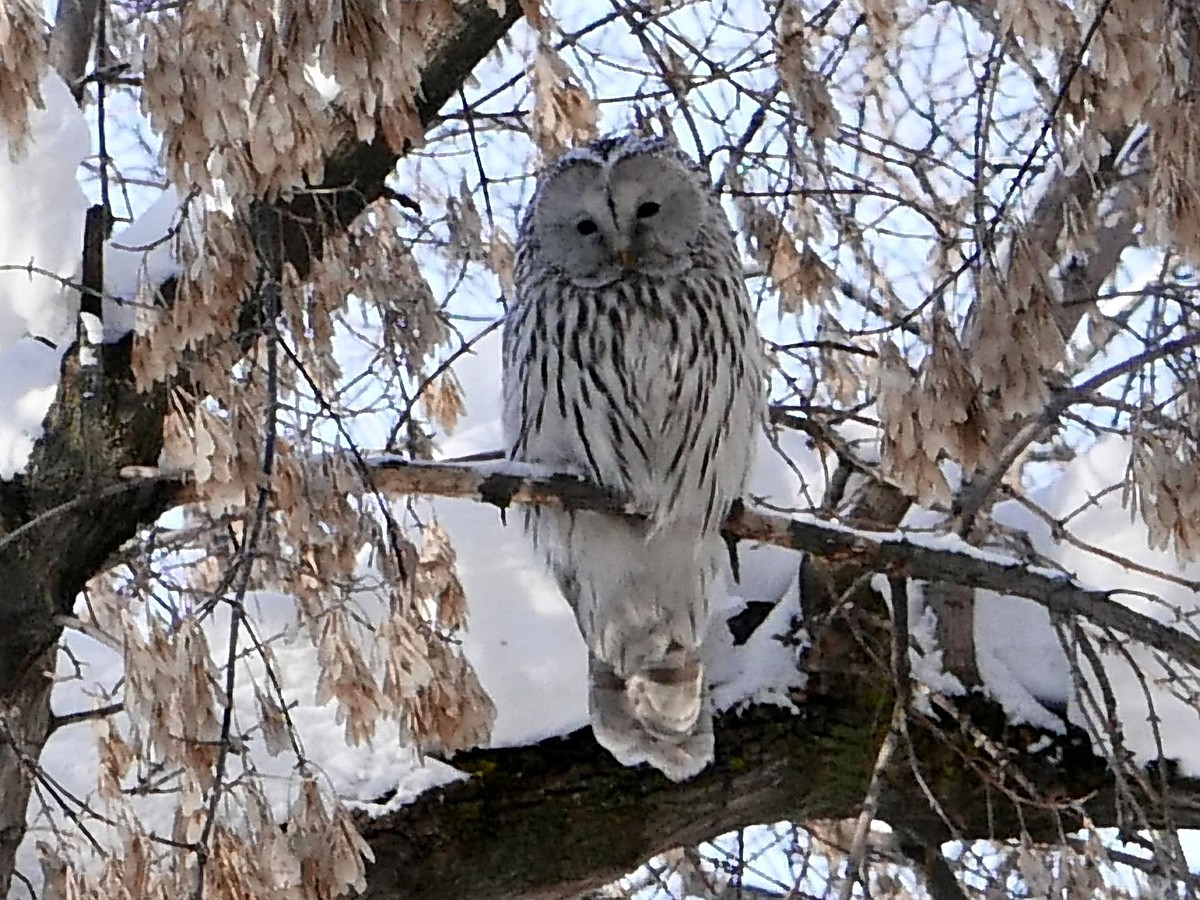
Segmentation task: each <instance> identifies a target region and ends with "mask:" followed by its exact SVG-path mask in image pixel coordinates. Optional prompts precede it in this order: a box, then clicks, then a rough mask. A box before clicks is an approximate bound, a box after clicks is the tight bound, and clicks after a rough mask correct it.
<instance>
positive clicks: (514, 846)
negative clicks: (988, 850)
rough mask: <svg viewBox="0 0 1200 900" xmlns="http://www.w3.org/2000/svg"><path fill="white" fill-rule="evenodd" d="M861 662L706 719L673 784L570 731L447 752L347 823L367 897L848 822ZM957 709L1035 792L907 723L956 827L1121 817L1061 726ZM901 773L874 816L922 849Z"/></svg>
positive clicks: (590, 869) (479, 884) (522, 888)
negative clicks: (834, 687)
mask: <svg viewBox="0 0 1200 900" xmlns="http://www.w3.org/2000/svg"><path fill="white" fill-rule="evenodd" d="M863 671H864V672H865V673H866V674H864V675H862V676H860V677H859V678H858V679H857V681H856V682H855V684H854V685H853V687H852V688H851V690H850V692H849V693H847V692H846V691H845V690H839V693H838V695H837V696H836V697H834V696H828V697H825V696H816V695H811V694H810V695H809V696H806V697H805V698H803V700H802V707H801V709H802V712H801V714H800V715H795V714H792V713H789V712H785V711H783V710H779V709H775V708H766V707H757V708H753V709H750V710H748V711H746V712H744V713H742V714H734V713H730V714H726V715H725V716H722V717H721V718H720V719H719V720H718V721H717V723H716V737H717V747H716V762H715V764H714V765H713V766H712V767H710V768H709V769H706V770H705V771H704V772H702V773H701V774H700V775H699V776H697V777H696V778H695V779H693V780H691V781H688V782H685V783H683V784H673V783H671V782H669V781H667V779H665V778H664V777H662V776H661V775H660V774H659V773H657V772H655V771H653V770H651V769H648V768H646V767H642V768H638V769H628V768H623V767H622V766H620V765H619V764H618V763H616V762H615V761H614V760H613V759H612V757H611V756H609V755H608V753H607V752H606V751H604V750H603V749H601V748H600V747H599V746H598V745H597V744H596V742H595V740H594V739H593V738H592V736H591V734H590V733H589V732H588V731H586V730H585V731H578V732H575V733H574V734H571V735H569V736H567V737H564V738H554V739H550V740H547V741H543V742H542V743H541V744H538V745H536V746H532V747H518V748H507V749H498V750H477V751H471V752H469V753H465V754H460V755H458V756H456V757H454V759H452V760H450V762H452V763H453V764H454V765H455V766H456V767H458V768H460V769H461V770H463V771H465V772H467V773H469V774H470V775H471V777H470V779H469V780H467V781H464V782H458V783H455V784H451V785H447V786H445V787H442V788H439V789H436V790H433V791H429V792H427V793H425V794H422V795H421V796H420V797H418V798H417V799H416V800H415V801H414V802H413V803H412V804H410V805H407V806H405V807H403V808H402V809H400V810H398V811H397V812H394V813H391V814H388V815H386V816H383V817H380V818H374V819H372V818H368V817H366V816H363V817H362V818H361V819H360V821H359V826H360V828H361V829H362V832H363V834H364V836H365V837H366V838H367V840H368V841H369V842H370V844H371V848H372V850H373V851H374V853H375V857H376V862H375V865H374V866H373V867H372V869H371V870H370V872H369V873H368V891H367V897H368V898H371V900H376V898H378V900H383V898H392V897H405V898H409V900H426V898H428V900H435V898H436V900H441V898H445V897H472V898H476V900H487V898H536V900H547V898H567V897H574V896H576V895H578V894H579V893H580V892H582V891H584V890H587V889H588V888H593V887H597V886H599V885H602V884H605V883H608V882H611V881H613V880H615V879H616V878H619V877H620V876H621V875H623V874H625V873H626V872H629V871H631V870H632V869H634V868H635V867H636V866H637V865H639V864H640V863H642V862H643V861H645V860H646V859H648V858H650V857H651V856H653V855H655V854H657V853H660V852H662V851H664V850H668V849H670V848H672V847H676V846H680V845H683V846H687V845H695V844H697V843H700V842H702V841H704V840H707V839H709V838H711V837H713V836H714V835H717V834H721V833H723V832H726V831H730V830H732V829H735V828H739V827H742V826H746V825H751V824H756V823H760V822H774V821H780V820H787V821H793V822H800V823H803V822H805V821H807V820H812V819H829V818H848V817H853V816H855V815H857V813H858V805H859V804H860V803H861V801H862V797H863V794H864V792H865V791H866V789H867V785H868V782H869V780H870V777H871V771H872V766H873V763H874V762H875V753H874V749H875V748H877V747H878V745H879V741H880V740H881V739H882V736H883V732H884V731H886V729H887V723H888V713H889V711H890V709H891V706H892V698H891V694H890V692H889V690H888V687H889V685H888V680H887V679H888V675H887V673H886V672H878V671H875V672H871V671H870V669H869V668H864V669H863ZM962 705H963V706H964V707H969V708H970V711H971V717H972V719H973V720H975V721H983V722H991V723H993V724H994V725H995V727H996V728H997V731H996V732H995V733H994V734H995V737H996V740H997V742H1000V741H1001V740H1004V741H1007V742H1009V744H1010V746H1015V747H1016V749H1015V750H1014V752H1013V754H1012V755H1011V756H1010V757H1009V758H1008V759H1007V761H1006V763H1005V767H1006V768H1004V771H1007V772H1008V773H1009V774H1010V775H1014V776H1016V775H1017V773H1018V772H1019V776H1020V777H1021V778H1023V779H1024V780H1025V783H1026V784H1029V785H1032V786H1033V787H1035V788H1036V789H1037V790H1039V791H1044V792H1045V793H1044V796H1043V797H1041V798H1038V799H1033V798H1029V801H1028V802H1024V801H1021V802H1019V803H1017V802H1014V801H1013V798H1012V796H1011V794H1009V793H1008V792H1009V790H1010V789H1011V788H1010V785H1011V783H1009V784H1006V782H1005V776H1004V775H1002V774H1001V775H998V776H997V778H996V779H995V780H990V779H988V778H982V777H980V775H979V772H978V768H979V767H981V766H988V767H992V766H994V764H995V762H996V761H995V760H993V759H990V758H988V757H987V754H986V752H985V751H984V750H982V749H980V748H979V747H977V746H976V745H975V742H974V741H973V740H972V739H971V737H970V736H968V735H964V734H961V733H960V732H958V731H957V730H956V729H955V727H954V725H953V724H951V723H935V722H933V721H932V720H924V719H921V718H920V717H914V720H913V722H912V723H911V724H910V727H909V731H910V733H911V734H912V740H913V745H914V746H913V748H912V751H913V752H912V756H913V758H915V759H918V760H920V761H921V764H922V767H923V772H924V776H925V778H926V782H927V784H928V785H929V786H930V788H931V790H932V791H933V792H934V796H935V799H936V800H937V801H938V803H939V804H940V805H941V807H942V808H943V809H944V810H950V811H952V814H953V815H954V817H955V820H954V823H953V824H954V828H955V831H956V832H957V835H963V836H968V837H972V836H974V837H981V838H988V839H999V840H1002V839H1004V838H1006V837H1018V836H1021V835H1028V836H1029V837H1030V838H1031V839H1032V840H1035V841H1048V842H1053V841H1056V840H1057V839H1058V837H1059V835H1060V833H1061V832H1060V831H1059V829H1060V828H1061V829H1063V830H1065V831H1068V832H1069V831H1071V830H1073V829H1075V828H1078V827H1080V826H1081V825H1082V824H1083V821H1082V817H1083V815H1085V814H1086V815H1088V816H1091V817H1092V820H1093V822H1094V823H1095V824H1096V825H1101V826H1102V825H1106V824H1115V823H1117V822H1119V821H1120V812H1119V808H1118V807H1119V803H1118V800H1117V796H1116V791H1115V789H1114V788H1113V785H1112V783H1111V779H1109V777H1108V775H1107V769H1106V768H1105V764H1104V761H1103V760H1101V759H1099V758H1097V757H1095V756H1093V755H1092V754H1091V753H1090V752H1089V751H1088V750H1086V749H1084V748H1086V746H1087V744H1086V741H1085V740H1081V738H1080V736H1079V735H1078V734H1077V733H1072V734H1071V735H1069V736H1068V737H1066V738H1063V737H1061V736H1054V735H1041V734H1039V733H1038V732H1034V731H1032V729H1024V730H1023V734H1024V737H1023V738H1021V737H1020V736H1018V735H1017V734H1014V733H1005V732H1004V731H1003V729H1004V726H1003V724H1002V723H1003V721H1004V715H1003V713H1002V712H1000V711H999V710H998V709H997V708H996V707H995V706H994V705H993V704H991V703H990V702H988V701H985V700H982V699H981V698H977V697H976V698H963V702H962ZM1035 740H1040V741H1042V743H1041V744H1037V745H1034V744H1033V743H1032V742H1033V741H1035ZM1035 746H1037V747H1040V748H1041V749H1038V750H1036V751H1035V750H1034V747H1035ZM902 755H903V754H902ZM905 765H906V764H904V763H900V762H897V763H896V764H895V765H893V766H892V767H891V768H889V769H888V771H887V774H886V777H885V778H884V779H882V781H881V791H880V795H879V817H880V818H881V819H882V820H884V821H893V822H903V823H905V827H906V828H909V829H916V828H919V829H920V830H921V833H922V834H927V835H930V836H931V846H933V847H936V846H937V845H938V844H940V843H941V842H942V841H944V840H949V839H950V838H952V837H954V836H957V835H956V834H954V833H951V832H949V831H948V829H947V825H946V822H945V821H943V820H942V818H941V817H940V816H939V815H938V814H937V813H936V812H935V811H934V809H933V808H932V806H931V805H930V803H929V801H928V799H927V798H926V797H925V796H923V795H922V794H921V793H920V792H919V791H918V790H917V788H916V786H915V783H914V780H913V778H912V776H911V773H909V772H908V771H907V769H906V768H905ZM997 771H999V770H997ZM1172 790H1173V792H1174V793H1173V794H1172V801H1173V810H1174V811H1175V812H1177V818H1176V820H1175V822H1174V824H1175V825H1176V826H1178V827H1181V828H1184V827H1194V826H1196V825H1200V812H1197V810H1200V805H1197V804H1196V803H1195V802H1194V801H1195V800H1196V799H1200V783H1198V782H1195V781H1186V780H1176V781H1174V782H1173V783H1172ZM1045 797H1056V798H1058V801H1057V802H1055V803H1047V802H1045ZM1148 808H1151V809H1156V808H1159V807H1155V806H1153V805H1151V804H1148Z"/></svg>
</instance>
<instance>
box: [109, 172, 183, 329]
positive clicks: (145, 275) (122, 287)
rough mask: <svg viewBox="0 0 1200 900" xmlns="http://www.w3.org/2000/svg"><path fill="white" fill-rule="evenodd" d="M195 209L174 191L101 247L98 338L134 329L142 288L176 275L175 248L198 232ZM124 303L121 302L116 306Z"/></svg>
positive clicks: (177, 257)
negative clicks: (101, 319) (102, 304)
mask: <svg viewBox="0 0 1200 900" xmlns="http://www.w3.org/2000/svg"><path fill="white" fill-rule="evenodd" d="M198 215H199V211H198V204H196V203H191V204H185V203H184V201H183V199H182V198H180V196H179V193H178V192H177V191H176V190H175V189H174V188H167V189H166V190H165V191H163V192H162V195H161V196H159V198H158V199H157V200H155V202H154V203H153V204H151V206H150V207H149V208H148V209H147V210H146V211H145V212H144V213H142V214H141V215H140V216H138V217H137V218H136V219H135V220H134V221H133V222H131V223H130V224H129V225H128V226H126V227H125V228H124V229H123V230H122V231H120V232H119V233H117V234H115V235H113V237H112V239H111V240H110V241H109V242H108V244H107V245H106V246H105V248H104V290H105V294H107V295H108V296H109V297H111V298H113V299H112V300H111V301H109V302H108V303H106V305H105V308H104V338H105V340H108V341H115V340H118V339H119V338H121V337H122V336H123V335H125V334H127V333H128V332H129V331H130V330H131V329H132V328H133V326H134V318H135V315H136V306H135V305H134V303H133V302H132V301H134V300H135V299H136V298H137V297H138V296H139V294H140V288H142V287H146V286H149V287H157V286H158V285H160V284H162V283H163V282H164V281H166V280H167V279H168V278H170V277H172V276H174V275H176V274H178V272H179V244H180V242H181V241H186V240H190V239H191V236H192V234H193V230H194V229H195V228H197V227H198V221H197V217H198ZM122 301H125V302H122Z"/></svg>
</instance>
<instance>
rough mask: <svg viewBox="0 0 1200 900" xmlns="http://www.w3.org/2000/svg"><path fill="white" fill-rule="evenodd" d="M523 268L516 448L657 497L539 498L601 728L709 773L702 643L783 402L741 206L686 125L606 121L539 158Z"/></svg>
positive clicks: (686, 773)
mask: <svg viewBox="0 0 1200 900" xmlns="http://www.w3.org/2000/svg"><path fill="white" fill-rule="evenodd" d="M514 281H515V291H514V298H513V302H512V304H511V306H510V309H509V313H508V316H507V318H506V320H505V323H504V341H503V343H504V350H503V360H504V362H503V366H504V376H503V381H504V385H503V397H504V400H503V405H504V411H503V419H504V431H505V442H506V451H507V454H508V457H509V458H510V459H512V460H516V461H521V462H525V463H533V464H536V465H538V466H540V467H544V468H548V469H551V470H554V471H556V472H563V473H570V474H574V475H577V476H578V477H580V478H583V479H585V480H587V481H590V482H593V483H595V484H597V485H600V486H603V487H605V488H608V489H610V490H612V491H613V492H615V493H617V494H619V495H620V496H622V497H624V498H626V499H627V500H628V501H629V502H630V503H631V504H632V507H633V510H634V511H635V513H636V514H637V515H635V516H630V517H625V518H620V517H614V516H611V515H605V514H601V513H597V512H590V511H582V510H573V511H572V510H562V509H550V508H537V509H532V510H530V511H528V512H527V514H526V519H525V526H526V529H527V530H528V532H529V533H530V535H531V537H532V540H533V542H534V544H535V545H536V546H537V547H538V548H539V550H540V551H541V552H542V554H544V556H545V559H546V562H547V565H548V566H549V568H550V570H551V571H552V572H553V574H554V576H555V578H556V580H557V582H558V584H559V587H560V588H561V590H562V592H563V594H564V596H565V597H566V599H567V600H568V602H569V603H570V604H571V606H572V608H573V610H574V612H575V617H576V620H577V622H578V624H579V629H580V631H581V633H582V635H583V638H584V642H585V643H586V645H587V648H588V653H589V707H590V716H591V722H592V730H593V732H594V734H595V736H596V739H597V740H598V741H599V743H600V744H602V745H603V746H604V747H606V748H607V749H608V750H609V751H610V752H611V753H612V754H613V755H614V756H615V757H616V758H617V759H618V760H619V761H621V762H622V763H623V764H625V765H637V764H640V763H643V762H647V763H649V764H651V765H652V766H654V767H655V768H657V769H659V770H660V771H661V772H663V773H664V774H665V775H667V776H668V777H669V778H671V779H673V780H676V781H681V780H683V779H686V778H690V777H691V776H693V775H695V774H696V773H698V772H699V771H700V770H701V769H703V768H704V767H705V766H706V765H707V764H708V763H709V762H711V761H712V758H713V734H712V713H711V710H710V709H709V707H708V704H707V695H706V690H705V679H704V665H703V659H702V656H701V646H702V644H703V642H704V637H705V633H706V631H707V629H708V623H709V608H710V601H711V600H712V597H713V594H714V591H715V590H716V589H717V588H718V587H719V584H718V579H719V578H723V577H725V571H726V565H727V564H726V549H725V546H724V543H723V542H722V540H721V537H720V526H721V523H722V521H723V520H724V518H725V517H726V515H727V514H728V512H729V510H730V506H731V504H732V502H733V501H734V500H735V499H737V498H738V497H740V495H741V492H742V489H743V487H744V485H745V482H746V478H747V475H748V473H749V470H750V465H751V457H752V452H753V447H754V446H755V440H756V433H757V431H758V429H759V427H760V424H761V422H762V420H763V415H764V409H765V374H766V365H765V357H764V350H763V343H762V339H761V337H760V335H759V333H758V329H757V326H756V324H755V318H754V314H753V310H752V308H751V305H750V301H749V297H748V295H747V292H746V287H745V283H744V280H743V272H742V267H741V264H740V261H739V258H738V254H737V250H736V248H735V245H734V240H733V234H732V231H731V228H730V224H729V220H728V218H727V217H726V215H725V212H724V210H723V209H722V207H721V204H720V201H719V199H718V197H717V195H716V194H715V192H714V191H713V190H712V187H711V184H710V182H709V180H708V177H707V174H706V172H705V171H704V170H703V169H702V168H701V167H700V166H698V165H697V164H696V163H695V162H694V161H693V160H692V159H691V158H690V157H688V156H687V155H686V154H685V153H684V152H683V151H681V150H680V149H678V148H677V147H676V146H675V145H674V144H673V143H672V142H670V141H668V140H666V139H661V138H645V137H635V136H618V137H607V138H602V139H600V140H597V141H595V142H593V143H591V144H589V145H587V146H584V147H581V148H578V149H575V150H572V151H570V152H568V153H566V154H564V155H563V156H562V157H560V158H559V159H558V160H557V161H555V162H554V163H553V164H551V165H550V166H548V167H547V168H546V169H545V170H543V171H542V172H541V173H540V174H539V176H538V179H537V187H536V189H535V192H534V195H533V198H532V200H531V202H530V204H529V206H528V208H527V210H526V211H525V214H524V216H523V219H522V222H521V227H520V233H519V241H518V245H517V251H516V262H515V270H514Z"/></svg>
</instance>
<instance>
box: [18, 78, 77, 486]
mask: <svg viewBox="0 0 1200 900" xmlns="http://www.w3.org/2000/svg"><path fill="white" fill-rule="evenodd" d="M41 90H42V96H43V98H44V99H45V103H46V105H45V109H42V110H35V111H34V112H33V114H32V115H31V116H30V143H29V151H28V152H27V153H26V154H25V155H23V156H22V157H21V158H20V159H18V160H16V161H15V162H14V161H13V160H12V159H11V158H10V157H9V152H8V146H7V142H6V141H5V140H3V139H2V138H0V267H9V266H11V267H17V268H14V269H5V270H3V271H0V478H2V479H7V478H12V477H13V475H15V474H16V473H18V472H20V471H22V470H23V469H24V468H25V465H26V464H27V462H28V460H29V453H30V451H31V450H32V449H33V445H34V442H35V441H36V440H37V438H38V436H39V435H40V434H41V428H42V419H43V418H44V417H45V414H46V411H47V410H48V409H49V408H50V403H51V402H52V401H53V399H54V393H55V387H56V385H57V384H58V370H59V362H60V360H61V358H62V350H63V348H64V347H65V345H66V344H67V343H69V342H70V341H71V340H72V339H73V336H74V325H75V315H76V312H77V311H78V309H79V297H78V294H77V293H76V292H75V291H73V290H71V289H70V288H69V287H66V286H64V284H63V281H64V280H67V281H71V280H75V279H76V278H77V277H78V274H79V266H80V261H81V259H82V252H83V222H84V217H85V215H86V212H87V206H88V202H87V198H86V197H85V196H84V194H83V191H82V190H81V189H80V187H79V183H78V181H77V180H76V171H77V170H78V168H79V164H80V162H82V161H83V159H84V158H85V157H87V156H88V155H89V154H90V153H91V136H90V134H89V132H88V128H87V123H86V122H85V121H84V117H83V113H81V112H80V111H79V108H78V107H77V106H76V105H75V100H74V98H72V96H71V93H70V91H69V90H68V89H67V86H66V85H65V84H64V83H63V81H62V79H60V78H59V77H58V75H56V74H54V73H53V72H51V73H49V74H48V75H47V76H46V77H45V78H44V79H43V81H42V85H41ZM27 266H28V267H30V268H29V269H28V270H26V269H25V267H27ZM34 270H37V271H34ZM38 338H41V339H42V340H40V341H39V340H38ZM45 342H49V344H47V343H45ZM50 345H54V347H57V349H54V347H52V346H50Z"/></svg>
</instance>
